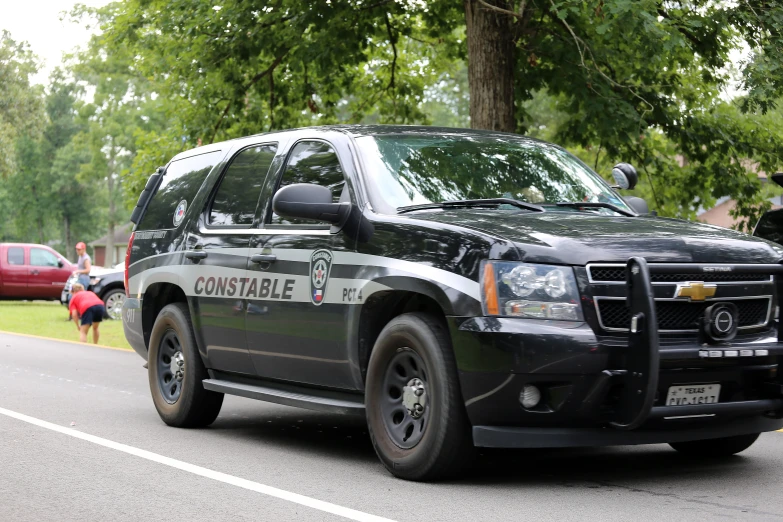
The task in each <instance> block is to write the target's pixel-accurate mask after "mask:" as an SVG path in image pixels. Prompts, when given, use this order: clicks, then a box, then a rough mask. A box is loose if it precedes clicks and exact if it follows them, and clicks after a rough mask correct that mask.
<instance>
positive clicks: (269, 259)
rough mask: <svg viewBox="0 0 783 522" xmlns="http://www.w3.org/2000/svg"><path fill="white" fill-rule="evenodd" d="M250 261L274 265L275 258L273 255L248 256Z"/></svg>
mask: <svg viewBox="0 0 783 522" xmlns="http://www.w3.org/2000/svg"><path fill="white" fill-rule="evenodd" d="M250 260H251V261H252V262H254V263H274V262H275V261H277V256H276V255H274V254H253V255H252V256H250Z"/></svg>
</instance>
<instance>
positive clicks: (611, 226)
mask: <svg viewBox="0 0 783 522" xmlns="http://www.w3.org/2000/svg"><path fill="white" fill-rule="evenodd" d="M415 217H416V218H417V219H424V220H427V221H435V222H441V223H448V224H451V225H460V226H464V227H467V228H472V229H478V230H481V231H483V232H485V233H488V234H491V235H495V236H501V237H503V238H505V239H507V240H510V241H513V242H514V243H516V245H517V247H518V248H519V251H520V256H521V258H522V260H524V261H529V262H535V263H553V264H568V265H585V264H587V263H593V262H625V261H627V260H628V258H629V257H632V256H641V257H644V258H645V259H646V260H647V261H649V262H653V263H655V262H657V263H777V262H779V261H780V260H781V259H783V249H782V248H780V246H779V245H775V244H774V243H771V242H768V241H766V240H763V239H760V238H756V237H753V236H749V235H747V234H743V233H741V232H737V231H735V230H729V229H727V228H723V227H718V226H714V225H707V224H704V223H698V222H693V221H683V220H678V219H666V218H657V217H652V216H640V217H624V216H616V217H615V216H602V215H597V214H592V213H587V212H558V211H553V212H546V213H527V212H524V213H508V212H502V211H497V210H495V211H488V210H478V209H459V210H456V209H455V210H446V211H434V212H426V213H425V212H420V213H417V214H416V216H415Z"/></svg>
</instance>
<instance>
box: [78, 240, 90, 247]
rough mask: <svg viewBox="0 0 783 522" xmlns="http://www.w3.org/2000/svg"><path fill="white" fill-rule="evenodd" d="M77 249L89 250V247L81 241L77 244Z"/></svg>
mask: <svg viewBox="0 0 783 522" xmlns="http://www.w3.org/2000/svg"><path fill="white" fill-rule="evenodd" d="M76 248H87V245H85V244H84V243H83V242H82V241H79V242H78V243H76Z"/></svg>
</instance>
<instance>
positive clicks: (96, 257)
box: [89, 223, 133, 266]
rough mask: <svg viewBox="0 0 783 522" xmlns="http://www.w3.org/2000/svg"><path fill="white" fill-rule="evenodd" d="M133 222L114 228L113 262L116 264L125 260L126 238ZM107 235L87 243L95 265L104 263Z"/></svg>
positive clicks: (103, 264)
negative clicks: (90, 248)
mask: <svg viewBox="0 0 783 522" xmlns="http://www.w3.org/2000/svg"><path fill="white" fill-rule="evenodd" d="M132 228H133V223H126V224H124V225H120V226H118V227H116V228H115V229H114V263H113V264H115V265H116V264H117V263H119V262H121V261H124V260H125V251H126V250H127V249H128V240H129V239H130V235H131V229H132ZM108 239H109V235H108V234H106V235H105V236H103V237H101V238H98V239H96V240H95V241H91V242H90V243H89V245H90V246H91V247H92V251H93V254H92V263H93V264H94V265H96V266H107V265H106V244H107V242H108Z"/></svg>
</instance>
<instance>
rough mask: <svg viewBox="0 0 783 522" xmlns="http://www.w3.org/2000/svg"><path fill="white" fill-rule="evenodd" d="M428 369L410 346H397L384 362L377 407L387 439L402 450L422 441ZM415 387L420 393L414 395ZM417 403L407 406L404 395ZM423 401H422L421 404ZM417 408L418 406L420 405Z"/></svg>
mask: <svg viewBox="0 0 783 522" xmlns="http://www.w3.org/2000/svg"><path fill="white" fill-rule="evenodd" d="M427 377H428V375H427V370H426V367H425V365H424V361H423V360H422V358H421V357H420V356H419V354H417V353H416V352H414V351H413V350H411V349H410V348H399V349H398V350H397V353H396V354H395V355H394V357H392V359H391V361H389V364H387V365H386V375H385V376H384V379H383V389H382V390H381V400H380V409H381V417H382V419H383V425H384V427H385V428H386V433H387V434H388V435H389V438H390V439H391V440H392V442H394V444H396V445H397V446H399V447H400V448H402V449H411V448H413V447H414V446H416V444H418V443H419V441H421V439H422V437H423V436H424V433H425V430H426V428H427V421H428V419H429V413H430V409H431V406H430V405H429V404H427V401H428V399H429V389H428V386H427ZM416 390H420V391H421V390H423V391H421V395H419V396H416ZM405 397H407V398H408V400H409V401H410V400H411V399H414V400H416V401H417V404H419V406H418V407H416V408H414V409H409V408H408V407H407V406H406V404H405V403H404V398H405ZM422 401H424V404H423V405H422V404H420V403H421V402H422ZM419 407H420V408H419Z"/></svg>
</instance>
